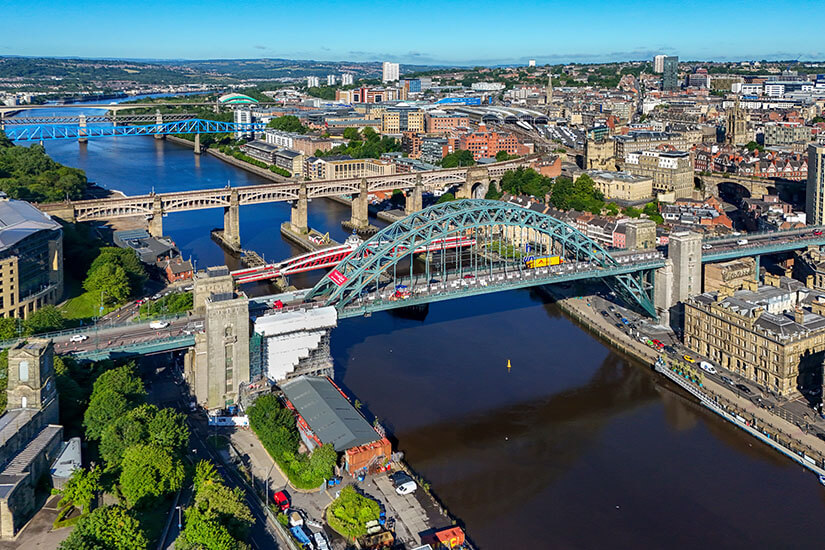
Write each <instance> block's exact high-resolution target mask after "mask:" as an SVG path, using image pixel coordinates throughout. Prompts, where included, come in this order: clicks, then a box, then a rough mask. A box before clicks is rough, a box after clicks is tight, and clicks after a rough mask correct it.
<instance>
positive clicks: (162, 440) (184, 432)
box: [100, 405, 189, 470]
mask: <svg viewBox="0 0 825 550" xmlns="http://www.w3.org/2000/svg"><path fill="white" fill-rule="evenodd" d="M184 418H185V417H184V415H183V414H181V413H178V412H176V411H174V410H173V409H161V410H158V408H157V407H155V406H154V405H140V406H138V407H136V408H134V409H132V410H130V411H128V412H127V413H126V414H124V415H123V416H121V417H119V418H116V419H114V420H113V421H112V422H110V423H108V424H107V425H106V427H104V428H103V432H102V433H101V436H100V456H101V458H103V460H104V462H105V463H106V469H107V470H115V469H117V468H119V467H120V465H121V461H122V459H123V454H124V453H125V452H126V449H128V448H129V447H131V446H133V445H145V444H151V445H157V446H159V447H162V448H164V449H166V450H168V451H170V452H172V453H173V454H174V455H175V456H177V457H183V455H184V453H185V451H186V449H187V447H188V445H187V444H188V442H189V428H188V427H187V426H186V423H185V420H184Z"/></svg>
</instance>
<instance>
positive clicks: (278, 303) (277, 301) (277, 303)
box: [272, 300, 284, 309]
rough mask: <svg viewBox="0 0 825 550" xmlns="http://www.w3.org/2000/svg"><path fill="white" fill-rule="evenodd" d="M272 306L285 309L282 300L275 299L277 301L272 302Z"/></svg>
mask: <svg viewBox="0 0 825 550" xmlns="http://www.w3.org/2000/svg"><path fill="white" fill-rule="evenodd" d="M272 307H273V308H275V309H284V303H283V302H282V301H280V300H275V303H274V304H272Z"/></svg>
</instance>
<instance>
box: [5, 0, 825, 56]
mask: <svg viewBox="0 0 825 550" xmlns="http://www.w3.org/2000/svg"><path fill="white" fill-rule="evenodd" d="M0 14H1V15H2V16H0V21H2V26H3V32H2V33H0V55H26V56H56V57H68V56H80V57H113V58H151V59H172V58H174V59H180V58H185V59H207V58H259V57H282V58H290V59H317V60H333V61H337V60H351V61H382V60H392V61H400V62H402V63H416V64H439V63H446V64H500V63H524V62H526V60H527V59H529V58H535V59H537V60H538V62H539V63H540V64H542V63H558V62H568V61H581V62H591V61H592V62H597V61H613V60H624V59H647V58H650V57H651V56H652V55H654V54H656V53H667V54H672V55H678V56H679V57H680V58H681V59H706V60H711V59H713V60H727V59H734V60H736V59H763V58H765V59H791V58H798V59H825V32H823V28H822V14H823V1H822V0H816V1H810V0H796V1H793V2H791V1H788V0H775V1H773V2H770V3H758V2H752V1H750V2H745V1H738V0H737V1H725V0H718V1H707V0H683V1H681V2H665V1H662V0H616V1H613V2H611V1H604V0H578V1H571V0H561V1H554V2H552V1H537V0H534V1H531V2H505V1H497V2H491V1H487V0H473V1H468V0H456V1H446V0H445V1H442V2H433V1H430V0H416V1H404V0H396V1H369V0H348V1H338V2H333V1H326V0H318V1H312V2H301V1H291V0H235V1H222V2H217V1H213V0H202V1H199V0H189V1H188V2H185V3H184V2H177V1H173V0H168V1H165V2H159V1H155V0H147V1H142V0H137V1H135V0H131V1H126V0H108V1H106V2H103V1H84V0H75V1H65V0H46V1H43V0H13V1H10V0H0ZM780 21H781V23H780ZM774 23H779V24H778V25H775V24H774Z"/></svg>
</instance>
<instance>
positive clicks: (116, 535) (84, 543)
mask: <svg viewBox="0 0 825 550" xmlns="http://www.w3.org/2000/svg"><path fill="white" fill-rule="evenodd" d="M148 547H149V541H148V540H147V538H146V535H145V534H144V533H143V530H142V529H141V527H140V523H139V522H138V520H137V519H135V518H134V517H132V516H131V514H129V512H128V511H127V510H126V509H125V508H123V507H122V506H105V507H103V508H98V509H97V510H95V511H94V512H92V513H91V514H89V515H88V516H86V517H84V518H83V519H81V520H80V521H79V522H78V523H77V525H76V526H75V528H74V530H72V532H71V534H70V535H69V536H68V538H66V540H64V541H63V542H61V543H60V550H145V549H146V548H148Z"/></svg>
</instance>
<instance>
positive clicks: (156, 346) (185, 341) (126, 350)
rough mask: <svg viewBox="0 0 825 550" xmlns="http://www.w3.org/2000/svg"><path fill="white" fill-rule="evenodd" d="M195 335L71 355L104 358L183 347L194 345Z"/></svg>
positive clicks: (81, 357)
mask: <svg viewBox="0 0 825 550" xmlns="http://www.w3.org/2000/svg"><path fill="white" fill-rule="evenodd" d="M194 343H195V337H194V336H192V335H189V334H185V335H184V334H181V335H178V336H171V337H169V338H158V339H156V340H147V341H145V342H137V343H133V344H124V345H122V346H107V347H105V348H100V349H94V350H86V351H78V352H73V353H71V354H70V355H71V356H72V357H76V358H78V359H102V358H105V357H108V356H110V355H112V354H113V353H121V354H132V353H140V352H141V351H144V352H145V351H147V350H148V351H163V350H166V349H169V350H171V349H174V348H175V347H177V346H178V345H180V346H181V347H184V346H190V345H194Z"/></svg>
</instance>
